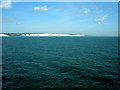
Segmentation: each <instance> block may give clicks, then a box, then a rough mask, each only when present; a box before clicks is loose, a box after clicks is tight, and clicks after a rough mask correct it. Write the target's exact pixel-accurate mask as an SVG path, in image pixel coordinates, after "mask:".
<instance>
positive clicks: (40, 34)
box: [0, 33, 86, 36]
mask: <svg viewBox="0 0 120 90" xmlns="http://www.w3.org/2000/svg"><path fill="white" fill-rule="evenodd" d="M0 36H86V35H84V34H50V33H0Z"/></svg>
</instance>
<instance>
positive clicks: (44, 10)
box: [33, 6, 49, 12]
mask: <svg viewBox="0 0 120 90" xmlns="http://www.w3.org/2000/svg"><path fill="white" fill-rule="evenodd" d="M33 9H34V11H38V12H47V11H48V10H49V9H48V7H47V6H42V7H34V8H33Z"/></svg>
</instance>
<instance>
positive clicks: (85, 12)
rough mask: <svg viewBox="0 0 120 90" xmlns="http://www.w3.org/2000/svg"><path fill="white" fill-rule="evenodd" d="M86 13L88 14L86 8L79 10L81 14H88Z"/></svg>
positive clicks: (88, 10) (88, 11)
mask: <svg viewBox="0 0 120 90" xmlns="http://www.w3.org/2000/svg"><path fill="white" fill-rule="evenodd" d="M88 13H90V9H88V8H83V9H82V10H81V14H88Z"/></svg>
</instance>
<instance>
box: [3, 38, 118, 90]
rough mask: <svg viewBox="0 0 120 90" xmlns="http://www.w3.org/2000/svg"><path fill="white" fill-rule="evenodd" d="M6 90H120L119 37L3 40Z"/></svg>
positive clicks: (4, 86)
mask: <svg viewBox="0 0 120 90" xmlns="http://www.w3.org/2000/svg"><path fill="white" fill-rule="evenodd" d="M2 54H3V55H2V56H3V65H2V67H3V90H41V89H45V90H46V89H48V88H54V89H55V88H56V89H60V90H64V89H66V90H70V89H75V90H76V89H80V90H84V89H87V90H88V89H90V90H97V89H98V90H120V86H119V85H120V81H119V80H120V79H119V75H120V72H119V64H120V62H119V61H118V59H119V58H118V41H117V37H3V51H2Z"/></svg>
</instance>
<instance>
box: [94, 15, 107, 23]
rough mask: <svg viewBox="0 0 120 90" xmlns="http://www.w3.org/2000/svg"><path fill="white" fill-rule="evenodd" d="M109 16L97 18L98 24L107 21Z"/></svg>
mask: <svg viewBox="0 0 120 90" xmlns="http://www.w3.org/2000/svg"><path fill="white" fill-rule="evenodd" d="M106 17H107V15H106V14H105V15H104V16H102V17H99V18H96V19H95V21H97V22H98V24H101V23H102V22H103V21H104V20H105V19H106Z"/></svg>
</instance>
